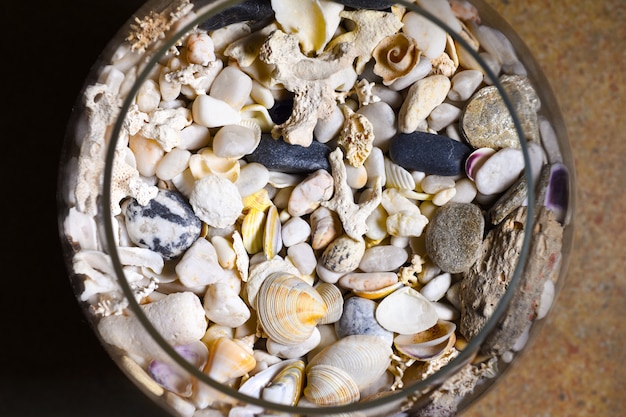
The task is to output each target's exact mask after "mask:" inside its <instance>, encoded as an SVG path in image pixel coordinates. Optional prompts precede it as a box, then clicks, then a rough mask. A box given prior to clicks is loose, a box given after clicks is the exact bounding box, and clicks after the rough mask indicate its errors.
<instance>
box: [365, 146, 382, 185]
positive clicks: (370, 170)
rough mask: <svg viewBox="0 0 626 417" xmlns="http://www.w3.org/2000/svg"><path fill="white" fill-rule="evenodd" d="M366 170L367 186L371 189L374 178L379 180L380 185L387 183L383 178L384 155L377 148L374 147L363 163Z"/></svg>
mask: <svg viewBox="0 0 626 417" xmlns="http://www.w3.org/2000/svg"><path fill="white" fill-rule="evenodd" d="M363 165H364V166H365V169H366V170H367V184H366V185H367V186H368V187H373V186H374V184H375V182H376V178H380V183H381V184H384V183H385V182H386V181H387V177H386V176H385V155H384V153H383V151H382V149H380V148H379V147H376V146H374V147H373V148H372V150H371V152H370V154H369V155H368V157H367V158H366V159H365V162H364V163H363Z"/></svg>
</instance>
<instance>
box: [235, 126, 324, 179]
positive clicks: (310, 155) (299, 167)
mask: <svg viewBox="0 0 626 417" xmlns="http://www.w3.org/2000/svg"><path fill="white" fill-rule="evenodd" d="M330 152H331V149H330V147H329V146H327V145H325V144H323V143H320V142H317V141H315V140H314V141H313V142H312V143H311V145H310V146H308V147H305V146H300V145H291V144H289V143H287V142H285V141H284V140H282V139H274V138H272V135H270V134H269V133H264V134H263V135H262V136H261V142H260V143H259V146H257V148H256V149H255V150H254V152H252V153H251V154H249V155H246V156H245V157H244V159H245V160H246V161H248V162H258V163H259V164H262V165H264V166H265V167H266V168H267V169H269V170H270V171H280V172H286V173H288V174H306V173H311V172H314V171H317V170H318V169H324V170H326V171H329V172H330V163H329V162H328V154H329V153H330Z"/></svg>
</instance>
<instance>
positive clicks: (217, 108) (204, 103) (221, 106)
mask: <svg viewBox="0 0 626 417" xmlns="http://www.w3.org/2000/svg"><path fill="white" fill-rule="evenodd" d="M191 112H192V115H193V120H194V121H195V122H196V123H198V124H199V125H202V126H206V127H220V126H224V125H228V124H238V123H239V122H240V121H241V115H240V114H239V112H238V111H237V110H235V109H234V108H233V107H231V106H230V105H229V104H228V103H227V102H225V101H223V100H218V99H216V98H214V97H211V96H209V95H206V94H201V95H199V96H198V97H196V99H195V100H194V101H193V104H192V107H191Z"/></svg>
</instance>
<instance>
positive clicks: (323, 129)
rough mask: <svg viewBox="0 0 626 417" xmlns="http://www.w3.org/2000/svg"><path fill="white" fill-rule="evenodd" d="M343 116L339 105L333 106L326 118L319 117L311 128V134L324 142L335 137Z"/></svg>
mask: <svg viewBox="0 0 626 417" xmlns="http://www.w3.org/2000/svg"><path fill="white" fill-rule="evenodd" d="M344 120H345V117H344V115H343V112H342V111H341V109H340V108H339V106H335V107H334V108H333V111H332V113H331V114H330V116H328V118H326V119H319V120H318V121H317V124H316V125H315V128H314V129H313V136H314V137H315V139H316V140H317V141H318V142H321V143H326V142H329V141H330V140H331V139H333V138H335V137H337V135H339V132H340V131H341V128H342V127H343V123H344Z"/></svg>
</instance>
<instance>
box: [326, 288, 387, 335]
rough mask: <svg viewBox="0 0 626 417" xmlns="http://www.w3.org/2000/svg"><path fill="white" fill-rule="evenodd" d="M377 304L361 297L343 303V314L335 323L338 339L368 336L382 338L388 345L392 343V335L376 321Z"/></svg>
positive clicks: (351, 298)
mask: <svg viewBox="0 0 626 417" xmlns="http://www.w3.org/2000/svg"><path fill="white" fill-rule="evenodd" d="M377 305H378V304H377V303H376V302H375V301H373V300H368V299H367V298H362V297H357V296H354V297H349V298H348V299H347V300H345V301H344V303H343V314H342V315H341V318H340V319H339V320H338V321H336V322H335V332H336V333H337V336H339V338H340V339H341V338H343V337H346V336H350V335H354V334H368V335H372V336H379V337H382V338H383V339H384V340H385V341H388V342H389V343H390V344H391V343H393V333H392V332H390V331H388V330H385V329H384V328H383V327H382V326H381V325H380V324H378V322H377V321H376V317H375V314H374V313H375V311H376V307H377Z"/></svg>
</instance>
